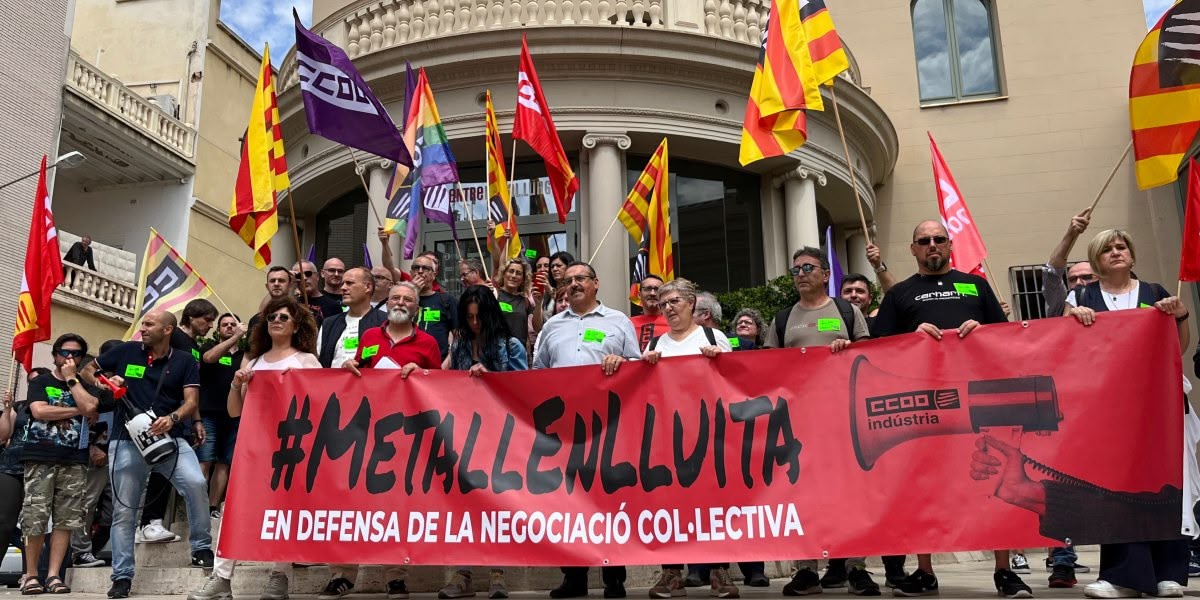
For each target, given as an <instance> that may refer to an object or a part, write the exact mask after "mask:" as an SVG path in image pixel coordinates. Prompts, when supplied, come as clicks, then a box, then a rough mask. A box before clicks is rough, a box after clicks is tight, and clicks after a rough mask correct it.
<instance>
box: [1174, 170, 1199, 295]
mask: <svg viewBox="0 0 1200 600" xmlns="http://www.w3.org/2000/svg"><path fill="white" fill-rule="evenodd" d="M1179 280H1180V281H1200V165H1197V164H1196V159H1195V157H1193V158H1192V159H1191V161H1189V163H1188V187H1187V212H1186V216H1184V218H1183V251H1182V252H1181V253H1180V255H1179Z"/></svg>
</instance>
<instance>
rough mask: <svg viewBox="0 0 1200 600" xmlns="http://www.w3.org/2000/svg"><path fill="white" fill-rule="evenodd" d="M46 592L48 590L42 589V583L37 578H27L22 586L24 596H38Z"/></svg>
mask: <svg viewBox="0 0 1200 600" xmlns="http://www.w3.org/2000/svg"><path fill="white" fill-rule="evenodd" d="M45 592H46V588H44V587H42V583H41V582H40V581H38V578H37V577H26V578H25V581H24V582H23V583H22V584H21V595H22V596H36V595H38V594H42V593H45Z"/></svg>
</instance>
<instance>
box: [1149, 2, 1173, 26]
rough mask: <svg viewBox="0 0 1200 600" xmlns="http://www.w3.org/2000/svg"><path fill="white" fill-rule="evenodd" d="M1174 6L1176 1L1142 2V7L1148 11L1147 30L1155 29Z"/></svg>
mask: <svg viewBox="0 0 1200 600" xmlns="http://www.w3.org/2000/svg"><path fill="white" fill-rule="evenodd" d="M1172 4H1175V0H1142V7H1143V8H1144V9H1145V11H1146V29H1147V30H1149V29H1150V28H1151V27H1154V25H1155V24H1156V23H1158V20H1159V19H1160V18H1162V16H1163V13H1165V12H1167V9H1168V8H1171V5H1172Z"/></svg>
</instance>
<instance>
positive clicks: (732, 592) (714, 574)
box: [708, 567, 741, 598]
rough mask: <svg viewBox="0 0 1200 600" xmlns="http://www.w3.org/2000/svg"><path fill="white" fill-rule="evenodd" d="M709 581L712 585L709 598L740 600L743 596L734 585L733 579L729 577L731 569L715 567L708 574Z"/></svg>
mask: <svg viewBox="0 0 1200 600" xmlns="http://www.w3.org/2000/svg"><path fill="white" fill-rule="evenodd" d="M708 579H709V582H710V583H711V584H712V587H711V588H710V589H709V590H708V595H709V596H711V597H713V598H738V597H740V596H741V594H740V592H738V588H737V586H736V585H734V584H733V579H732V578H731V577H729V569H726V568H724V567H713V569H712V571H711V572H709V574H708Z"/></svg>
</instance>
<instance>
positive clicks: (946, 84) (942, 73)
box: [912, 0, 1000, 104]
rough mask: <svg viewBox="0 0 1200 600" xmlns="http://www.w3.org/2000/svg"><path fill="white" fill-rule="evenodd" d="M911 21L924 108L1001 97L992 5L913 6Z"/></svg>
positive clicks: (982, 1)
mask: <svg viewBox="0 0 1200 600" xmlns="http://www.w3.org/2000/svg"><path fill="white" fill-rule="evenodd" d="M912 20H913V43H914V46H915V47H916V51H917V81H918V83H919V86H920V91H921V103H922V104H933V103H944V102H956V101H959V100H969V99H975V98H991V97H996V96H999V95H1000V60H999V56H998V54H999V53H998V51H997V50H998V44H997V35H996V19H995V6H994V4H993V2H991V0H913V3H912Z"/></svg>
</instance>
